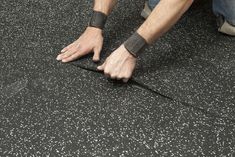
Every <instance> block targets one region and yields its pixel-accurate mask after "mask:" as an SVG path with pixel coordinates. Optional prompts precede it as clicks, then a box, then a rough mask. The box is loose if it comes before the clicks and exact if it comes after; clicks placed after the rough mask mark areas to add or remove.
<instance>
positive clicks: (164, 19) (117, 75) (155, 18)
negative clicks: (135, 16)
mask: <svg viewBox="0 0 235 157" xmlns="http://www.w3.org/2000/svg"><path fill="white" fill-rule="evenodd" d="M192 2H193V0H161V1H160V3H159V4H158V5H157V6H156V7H155V8H154V10H153V11H152V13H151V15H150V16H149V17H148V19H147V20H146V21H145V22H144V24H143V25H142V26H141V27H140V28H139V29H138V30H137V32H138V34H140V35H141V36H142V37H143V38H144V39H145V40H146V41H147V43H148V44H151V43H153V42H154V41H155V40H157V39H158V38H159V37H160V36H162V35H163V34H164V33H165V32H167V31H168V30H169V29H170V28H171V27H172V26H173V25H174V24H175V23H176V22H177V21H178V20H179V19H180V17H181V16H182V15H183V13H184V12H185V11H186V10H187V9H188V8H189V7H190V6H191V4H192ZM135 65H136V58H135V57H134V56H133V55H132V54H130V53H129V52H128V51H127V49H126V48H125V47H124V45H121V46H120V47H119V48H118V49H117V50H115V51H114V52H113V53H112V54H111V55H110V56H109V57H108V58H107V59H106V61H105V62H104V64H103V65H101V66H99V67H98V70H101V71H104V73H105V74H106V75H107V76H109V77H111V78H112V79H118V80H123V81H124V82H127V81H128V80H129V79H130V78H131V76H132V73H133V71H134V69H135Z"/></svg>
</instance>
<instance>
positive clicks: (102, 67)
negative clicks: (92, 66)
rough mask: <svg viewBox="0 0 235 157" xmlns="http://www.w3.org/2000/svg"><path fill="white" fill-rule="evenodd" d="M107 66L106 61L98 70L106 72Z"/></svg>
mask: <svg viewBox="0 0 235 157" xmlns="http://www.w3.org/2000/svg"><path fill="white" fill-rule="evenodd" d="M105 65H106V61H105V62H104V63H103V64H102V65H100V66H98V67H97V69H98V70H100V71H104V68H105Z"/></svg>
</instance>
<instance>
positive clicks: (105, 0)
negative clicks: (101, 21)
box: [93, 0, 117, 15]
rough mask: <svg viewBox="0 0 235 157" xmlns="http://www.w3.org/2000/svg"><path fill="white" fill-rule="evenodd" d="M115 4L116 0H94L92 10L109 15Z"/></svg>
mask: <svg viewBox="0 0 235 157" xmlns="http://www.w3.org/2000/svg"><path fill="white" fill-rule="evenodd" d="M116 4H117V0H94V8H93V9H94V10H95V11H100V12H102V13H104V14H106V15H109V14H110V13H111V11H112V10H113V8H114V6H115V5H116Z"/></svg>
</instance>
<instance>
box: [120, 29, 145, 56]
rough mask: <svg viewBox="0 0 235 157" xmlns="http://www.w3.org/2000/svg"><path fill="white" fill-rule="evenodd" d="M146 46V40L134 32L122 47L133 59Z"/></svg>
mask: <svg viewBox="0 0 235 157" xmlns="http://www.w3.org/2000/svg"><path fill="white" fill-rule="evenodd" d="M147 45H148V44H147V42H146V40H145V39H144V38H143V37H142V36H140V35H139V34H138V33H137V32H135V33H134V34H133V35H132V36H131V37H130V38H129V39H127V41H125V42H124V47H125V48H126V49H127V51H128V52H130V53H131V54H132V55H133V56H135V57H138V56H139V54H140V53H141V51H142V50H143V49H144V47H146V46H147Z"/></svg>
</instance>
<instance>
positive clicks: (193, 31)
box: [74, 2, 235, 119]
mask: <svg viewBox="0 0 235 157" xmlns="http://www.w3.org/2000/svg"><path fill="white" fill-rule="evenodd" d="M126 3H129V2H126ZM125 5H126V4H123V6H122V7H120V8H118V9H120V10H121V11H120V12H122V14H120V13H116V14H115V15H113V16H115V18H113V19H112V18H111V19H110V23H111V24H110V25H111V26H110V25H108V26H107V29H108V30H110V31H108V33H106V37H107V38H108V39H107V40H108V41H106V43H105V44H106V46H105V48H104V53H105V56H104V57H103V59H105V58H106V56H108V55H109V54H110V52H112V49H113V45H115V46H116V47H118V46H119V45H120V44H121V43H122V42H123V41H125V39H126V38H127V37H128V35H130V34H131V32H132V30H134V28H136V26H138V25H139V23H141V17H139V14H138V13H139V10H138V9H137V10H136V9H135V7H130V9H126V8H125V7H124V6H125ZM123 17H124V19H125V20H121V21H120V23H115V24H114V21H118V20H119V19H122V18H123ZM130 19H131V20H130ZM142 22H143V20H142ZM113 25H115V27H114V26H113ZM113 28H114V31H112V29H113ZM234 43H235V38H233V37H229V36H225V35H222V34H220V33H218V32H217V30H216V21H215V17H214V15H213V13H212V10H211V2H210V3H208V2H207V3H201V5H197V6H193V7H192V8H191V10H190V11H189V12H188V13H187V14H186V15H185V16H184V17H183V18H182V19H181V21H180V22H179V23H178V24H177V25H176V26H175V27H174V28H173V29H172V30H171V31H170V32H169V33H168V34H166V35H165V36H164V37H162V38H161V39H160V40H158V41H157V43H156V44H154V45H153V46H152V47H150V48H149V49H147V50H146V52H145V53H144V54H143V55H142V56H141V57H140V60H139V63H138V64H139V65H138V66H137V68H136V71H135V74H134V77H133V79H134V80H136V81H137V82H139V83H140V84H144V85H148V87H149V88H151V89H153V90H155V91H158V92H159V93H161V94H163V95H165V96H168V97H171V98H172V99H174V100H178V101H181V102H186V103H188V104H190V105H194V106H196V107H199V108H201V109H204V110H206V111H211V112H214V113H216V114H220V115H222V116H226V117H229V118H233V119H234V118H235V117H234V116H235V98H234V93H235V89H234V87H235V79H234V78H235V77H234V76H235V75H234V74H235V52H234V50H235V44H234ZM110 45H111V46H110ZM115 46H114V47H115ZM74 64H76V65H78V66H80V67H86V68H91V69H96V67H97V65H96V64H94V63H92V61H91V57H86V58H84V59H81V60H78V61H76V62H74Z"/></svg>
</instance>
